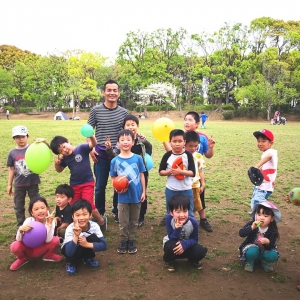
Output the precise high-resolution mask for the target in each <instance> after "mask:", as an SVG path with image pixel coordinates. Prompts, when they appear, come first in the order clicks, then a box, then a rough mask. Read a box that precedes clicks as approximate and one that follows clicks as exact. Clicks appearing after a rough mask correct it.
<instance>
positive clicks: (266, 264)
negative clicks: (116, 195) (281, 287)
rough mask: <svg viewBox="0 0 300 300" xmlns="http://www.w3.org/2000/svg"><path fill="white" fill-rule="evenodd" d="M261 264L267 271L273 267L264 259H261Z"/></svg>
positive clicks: (270, 270)
mask: <svg viewBox="0 0 300 300" xmlns="http://www.w3.org/2000/svg"><path fill="white" fill-rule="evenodd" d="M261 265H262V267H263V268H264V270H265V271H266V272H267V273H270V272H273V267H272V266H271V265H270V264H269V263H267V262H265V261H264V260H262V261H261Z"/></svg>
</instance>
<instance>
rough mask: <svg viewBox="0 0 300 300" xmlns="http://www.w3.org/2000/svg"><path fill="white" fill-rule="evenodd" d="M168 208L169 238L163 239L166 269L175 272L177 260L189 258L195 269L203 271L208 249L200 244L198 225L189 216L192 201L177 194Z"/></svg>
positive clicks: (167, 227)
mask: <svg viewBox="0 0 300 300" xmlns="http://www.w3.org/2000/svg"><path fill="white" fill-rule="evenodd" d="M168 206H169V211H170V214H168V215H167V216H166V230H167V236H165V237H164V239H163V247H164V256H163V260H164V262H165V267H166V268H167V269H168V271H169V272H174V271H175V260H176V259H180V258H187V259H188V260H189V262H190V263H191V264H192V265H193V266H194V267H195V268H197V269H198V270H200V269H202V263H201V262H200V260H202V259H203V258H204V257H205V255H206V253H207V248H205V247H203V246H202V245H200V244H198V223H197V221H196V220H195V219H194V218H191V217H189V215H188V212H189V210H190V200H189V199H188V198H187V197H186V196H184V195H180V194H177V195H174V196H172V197H171V198H170V200H169V203H168Z"/></svg>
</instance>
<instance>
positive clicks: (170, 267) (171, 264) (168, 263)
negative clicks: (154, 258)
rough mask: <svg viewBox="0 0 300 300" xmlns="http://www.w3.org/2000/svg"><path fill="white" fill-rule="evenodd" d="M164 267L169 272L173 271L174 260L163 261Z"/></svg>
mask: <svg viewBox="0 0 300 300" xmlns="http://www.w3.org/2000/svg"><path fill="white" fill-rule="evenodd" d="M165 268H166V269H167V270H168V271H169V272H174V271H175V261H169V262H166V263H165Z"/></svg>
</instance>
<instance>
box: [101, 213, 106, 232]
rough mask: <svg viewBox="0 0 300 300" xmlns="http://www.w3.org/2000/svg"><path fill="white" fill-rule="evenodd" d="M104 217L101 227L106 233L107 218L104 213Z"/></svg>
mask: <svg viewBox="0 0 300 300" xmlns="http://www.w3.org/2000/svg"><path fill="white" fill-rule="evenodd" d="M102 218H103V219H104V224H103V225H100V229H101V231H102V233H103V234H104V233H105V232H106V230H107V218H106V216H105V215H103V216H102Z"/></svg>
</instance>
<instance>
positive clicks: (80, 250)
mask: <svg viewBox="0 0 300 300" xmlns="http://www.w3.org/2000/svg"><path fill="white" fill-rule="evenodd" d="M86 240H87V241H88V242H89V243H93V242H99V240H100V239H99V238H98V237H97V235H96V234H91V235H90V236H88V237H87V238H86ZM61 253H62V254H63V255H64V256H65V257H66V262H67V263H71V264H74V263H75V262H76V261H77V260H79V259H83V258H94V257H95V252H94V251H93V249H89V248H84V247H81V246H80V245H79V246H78V247H77V249H76V251H75V253H74V255H73V256H72V257H70V256H67V254H66V245H65V246H63V248H62V249H61Z"/></svg>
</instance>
